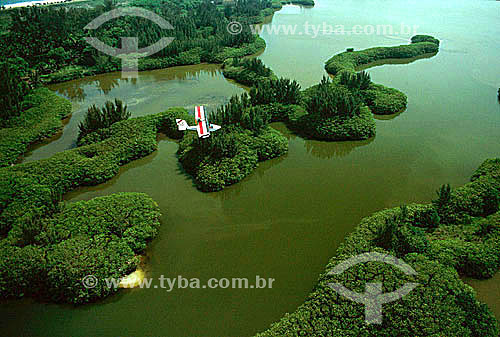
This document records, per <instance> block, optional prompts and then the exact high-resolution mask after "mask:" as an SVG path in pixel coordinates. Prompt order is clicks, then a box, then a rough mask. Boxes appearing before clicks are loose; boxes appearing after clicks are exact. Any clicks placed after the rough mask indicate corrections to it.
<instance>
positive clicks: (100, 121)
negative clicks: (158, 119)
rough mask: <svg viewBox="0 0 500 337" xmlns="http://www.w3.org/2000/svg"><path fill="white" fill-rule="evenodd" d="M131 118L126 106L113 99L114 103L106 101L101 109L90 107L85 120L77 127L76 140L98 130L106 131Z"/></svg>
mask: <svg viewBox="0 0 500 337" xmlns="http://www.w3.org/2000/svg"><path fill="white" fill-rule="evenodd" d="M130 116H131V113H130V111H128V110H127V106H126V105H123V102H122V101H120V100H119V99H116V98H115V102H114V103H113V102H112V101H107V102H106V103H105V105H104V107H103V108H101V109H99V108H98V107H96V106H95V104H94V105H92V106H91V107H90V108H88V110H87V113H86V114H85V118H84V119H83V121H82V122H80V124H79V125H78V129H79V133H78V139H79V140H80V139H82V138H83V137H85V136H86V135H88V134H90V133H92V132H95V131H97V130H99V129H107V128H109V127H110V126H111V125H113V124H114V123H116V122H119V121H123V120H126V119H128V118H129V117H130Z"/></svg>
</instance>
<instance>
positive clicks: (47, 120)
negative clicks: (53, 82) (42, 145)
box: [0, 88, 71, 167]
mask: <svg viewBox="0 0 500 337" xmlns="http://www.w3.org/2000/svg"><path fill="white" fill-rule="evenodd" d="M23 106H25V107H29V108H27V109H26V110H25V111H23V112H21V114H20V115H19V116H17V117H15V118H11V119H10V120H9V121H8V122H7V123H6V125H5V126H4V127H3V128H1V129H0V167H3V166H8V165H11V164H14V163H15V162H16V161H17V159H18V158H19V156H21V155H23V154H24V153H25V152H26V151H27V150H28V147H29V145H30V144H32V143H34V142H38V141H41V140H43V139H44V138H48V137H51V136H53V135H54V134H56V133H57V132H58V131H60V130H61V129H62V121H61V120H62V119H63V118H64V117H67V116H69V115H70V114H71V103H70V102H69V101H68V100H66V99H64V98H62V97H59V96H57V95H56V94H55V93H53V92H52V91H50V90H49V89H46V88H39V89H36V90H35V91H33V92H32V93H31V94H29V95H28V96H26V97H25V100H24V102H23Z"/></svg>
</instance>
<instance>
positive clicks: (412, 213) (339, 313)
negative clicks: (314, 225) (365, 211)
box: [257, 159, 500, 337]
mask: <svg viewBox="0 0 500 337" xmlns="http://www.w3.org/2000/svg"><path fill="white" fill-rule="evenodd" d="M499 169H500V163H499V161H498V159H493V160H488V161H486V162H485V163H484V164H483V165H481V167H480V169H478V171H476V173H475V174H474V177H478V176H482V177H483V178H477V179H485V178H487V179H492V180H494V178H493V175H495V174H496V177H498V170H499ZM476 187H478V188H479V189H478V190H475V191H472V190H474V189H475V188H476ZM499 187H500V183H499V182H498V181H496V188H499ZM445 189H446V190H447V188H445ZM468 191H469V192H474V193H475V194H481V193H483V192H485V190H484V189H483V188H481V187H479V186H477V185H471V186H470V189H468ZM450 193H451V194H453V193H454V191H450ZM485 198H487V197H486V196H482V197H480V198H479V199H475V198H471V199H472V200H476V201H479V200H484V199H485ZM479 203H480V204H482V202H479ZM434 207H435V206H434V205H409V206H405V207H399V208H393V209H388V210H384V211H380V212H377V213H375V214H373V215H371V216H369V217H367V218H364V219H362V220H361V223H360V224H359V226H358V227H357V228H356V230H355V231H354V232H353V233H351V234H350V235H349V236H347V237H346V239H345V240H344V242H343V243H342V244H341V245H340V246H339V248H338V249H337V252H336V255H335V256H334V257H333V258H332V259H331V260H330V262H329V263H328V265H327V267H326V270H325V272H324V273H323V274H321V275H320V277H319V280H318V283H317V285H316V286H315V288H314V290H313V292H312V293H311V294H309V296H308V297H307V299H306V300H305V302H304V303H303V304H302V305H301V306H299V308H297V310H296V311H294V312H293V313H290V314H286V315H285V316H284V317H283V318H282V319H281V320H279V321H278V322H276V323H274V324H272V325H271V327H270V328H269V329H268V330H266V331H264V332H262V333H260V334H257V336H284V335H287V336H417V335H418V336H491V337H493V336H498V333H499V331H498V323H497V321H496V319H495V317H494V316H493V314H492V313H491V312H490V310H489V309H488V308H487V307H486V305H485V304H481V303H480V302H479V301H478V300H477V299H476V298H475V294H474V291H473V290H472V288H470V287H469V286H467V285H465V284H464V283H463V282H462V281H461V279H460V278H459V274H458V272H460V273H463V274H466V275H470V276H475V277H490V276H491V275H492V274H493V273H494V272H496V271H497V270H498V268H499V267H500V249H499V248H498V247H499V245H498V243H499V242H500V222H499V219H500V213H499V212H497V213H495V214H493V215H490V216H488V217H486V218H482V217H479V218H476V219H474V221H472V222H471V223H464V224H461V225H458V224H454V225H444V224H439V222H440V221H439V219H438V218H436V216H435V215H433V214H434V211H435V210H434V211H433V209H434ZM464 211H466V212H468V213H469V214H470V215H471V216H472V215H473V214H476V212H477V207H476V205H472V204H468V206H467V209H466V210H465V209H464ZM426 219H428V220H429V222H430V223H429V224H426V223H425V222H426V221H427V220H426ZM436 221H437V222H438V224H436ZM485 224H487V225H485ZM485 229H486V230H485ZM485 233H487V234H485ZM443 237H444V238H445V239H443ZM373 251H376V252H380V253H386V254H387V253H389V254H391V255H397V256H399V257H401V258H402V259H403V260H404V261H405V262H406V263H408V264H410V265H411V266H412V267H413V269H415V270H416V271H417V275H416V276H408V275H405V274H403V273H402V272H401V271H400V270H398V269H397V268H393V267H390V266H388V265H387V264H381V263H378V262H367V263H362V264H358V265H355V266H352V267H350V268H349V269H348V270H346V271H344V272H343V273H342V274H340V275H331V274H328V272H330V271H331V270H332V269H333V268H334V267H335V266H337V265H338V264H339V263H340V262H342V261H344V260H346V259H347V258H349V257H352V256H355V255H358V254H361V253H366V252H373ZM457 271H458V272H457ZM332 282H336V283H340V284H342V285H344V286H345V287H347V288H348V289H351V290H352V291H355V292H359V293H363V292H364V291H365V285H366V283H368V282H382V283H383V292H390V291H394V290H396V289H398V288H400V287H401V286H402V285H403V284H404V283H406V282H416V283H418V284H419V285H418V286H417V287H416V288H415V289H414V290H412V291H411V292H410V293H409V294H407V295H406V296H404V297H403V298H401V299H399V300H396V301H394V302H391V303H387V304H384V305H383V323H382V324H381V325H376V324H370V325H368V324H366V323H365V321H364V318H365V312H364V306H363V305H362V304H357V303H355V302H353V301H351V300H349V299H347V298H345V297H343V296H341V295H340V294H338V293H336V292H335V291H334V290H333V289H332V288H330V287H329V283H332Z"/></svg>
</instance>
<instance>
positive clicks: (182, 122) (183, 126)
mask: <svg viewBox="0 0 500 337" xmlns="http://www.w3.org/2000/svg"><path fill="white" fill-rule="evenodd" d="M175 122H176V123H177V128H178V129H179V131H186V130H187V128H188V124H187V122H186V121H185V120H183V119H176V120H175Z"/></svg>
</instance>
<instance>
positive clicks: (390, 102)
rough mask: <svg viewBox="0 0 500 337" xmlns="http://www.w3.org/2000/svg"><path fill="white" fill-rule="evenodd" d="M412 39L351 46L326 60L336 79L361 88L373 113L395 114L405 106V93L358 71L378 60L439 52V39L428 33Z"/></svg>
mask: <svg viewBox="0 0 500 337" xmlns="http://www.w3.org/2000/svg"><path fill="white" fill-rule="evenodd" d="M411 41H412V42H411V44H409V45H401V46H396V47H376V48H369V49H365V50H360V51H353V50H352V48H350V49H348V50H347V51H346V52H343V53H340V54H337V55H334V56H333V57H332V58H330V59H329V60H328V61H326V64H325V69H326V71H327V72H328V73H329V74H332V75H338V76H337V77H338V79H337V78H336V82H337V83H340V84H342V85H345V86H347V87H348V88H350V89H353V88H355V89H359V94H360V95H361V97H362V98H363V101H364V103H365V104H366V105H367V106H368V107H369V108H370V109H371V111H372V112H373V113H374V114H379V115H387V114H395V113H398V112H401V111H404V110H405V109H406V104H407V98H406V95H405V94H403V93H402V92H400V91H398V90H396V89H393V88H387V87H385V86H383V85H380V84H374V83H371V81H370V78H369V75H368V74H366V73H364V72H363V71H362V72H360V73H356V69H358V68H359V67H360V66H366V65H369V64H370V63H371V62H375V61H380V60H384V59H391V58H411V57H416V56H421V55H424V54H427V53H437V52H438V50H439V40H437V39H436V38H434V37H432V36H429V35H415V36H413V37H412V39H411Z"/></svg>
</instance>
